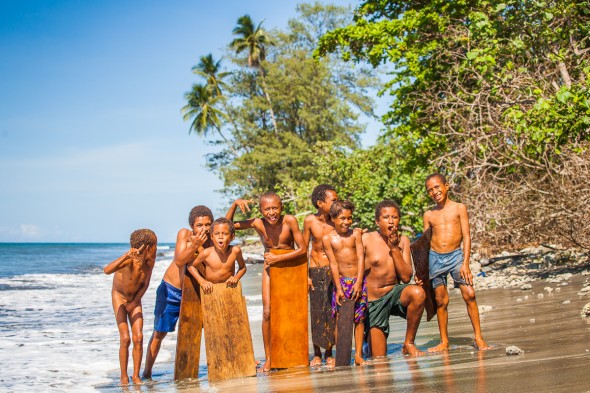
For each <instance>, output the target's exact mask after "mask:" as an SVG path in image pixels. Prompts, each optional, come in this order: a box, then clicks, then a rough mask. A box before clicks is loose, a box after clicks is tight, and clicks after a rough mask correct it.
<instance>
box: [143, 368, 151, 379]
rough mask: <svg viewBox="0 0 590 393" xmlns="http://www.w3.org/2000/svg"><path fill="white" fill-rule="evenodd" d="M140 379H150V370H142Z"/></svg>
mask: <svg viewBox="0 0 590 393" xmlns="http://www.w3.org/2000/svg"><path fill="white" fill-rule="evenodd" d="M141 379H152V373H151V372H149V373H148V372H146V371H145V370H144V371H143V374H141Z"/></svg>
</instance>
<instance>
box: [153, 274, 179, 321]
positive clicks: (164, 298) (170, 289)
mask: <svg viewBox="0 0 590 393" xmlns="http://www.w3.org/2000/svg"><path fill="white" fill-rule="evenodd" d="M181 297H182V291H181V290H180V289H178V288H176V287H174V286H172V285H170V284H168V283H167V282H166V281H164V280H162V283H161V284H160V286H159V287H158V290H157V291H156V307H155V309H154V315H155V318H154V330H155V331H156V332H173V331H174V330H175V329H176V322H177V321H178V317H179V316H180V299H181Z"/></svg>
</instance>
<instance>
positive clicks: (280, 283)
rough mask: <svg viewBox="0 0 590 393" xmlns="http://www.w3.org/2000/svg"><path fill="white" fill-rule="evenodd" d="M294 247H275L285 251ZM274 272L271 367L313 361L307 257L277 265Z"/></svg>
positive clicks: (303, 363) (271, 273)
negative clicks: (309, 327) (310, 351)
mask: <svg viewBox="0 0 590 393" xmlns="http://www.w3.org/2000/svg"><path fill="white" fill-rule="evenodd" d="M291 251H292V250H271V252H272V253H273V254H285V253H287V252H291ZM269 274H270V367H271V368H289V367H294V366H306V365H307V364H308V362H309V336H308V316H307V314H308V309H307V256H306V255H302V256H301V257H299V258H297V259H295V260H292V261H287V262H281V263H277V264H274V265H272V266H271V267H270V269H269Z"/></svg>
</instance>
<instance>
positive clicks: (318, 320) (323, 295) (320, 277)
mask: <svg viewBox="0 0 590 393" xmlns="http://www.w3.org/2000/svg"><path fill="white" fill-rule="evenodd" d="M309 278H310V279H311V282H312V284H313V286H314V288H315V289H314V290H312V291H309V313H310V314H311V319H310V321H311V341H312V342H313V344H314V345H317V346H319V347H321V348H325V349H326V348H332V346H333V345H334V343H335V342H336V340H335V338H334V329H335V327H336V320H335V318H334V317H333V316H332V292H333V291H334V289H333V285H332V272H331V271H330V267H328V266H326V267H312V268H310V269H309Z"/></svg>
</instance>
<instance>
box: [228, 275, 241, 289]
mask: <svg viewBox="0 0 590 393" xmlns="http://www.w3.org/2000/svg"><path fill="white" fill-rule="evenodd" d="M238 281H239V280H238V279H237V277H236V276H231V277H230V278H228V279H227V280H225V283H226V284H227V286H228V287H232V288H233V287H235V286H236V285H238Z"/></svg>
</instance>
